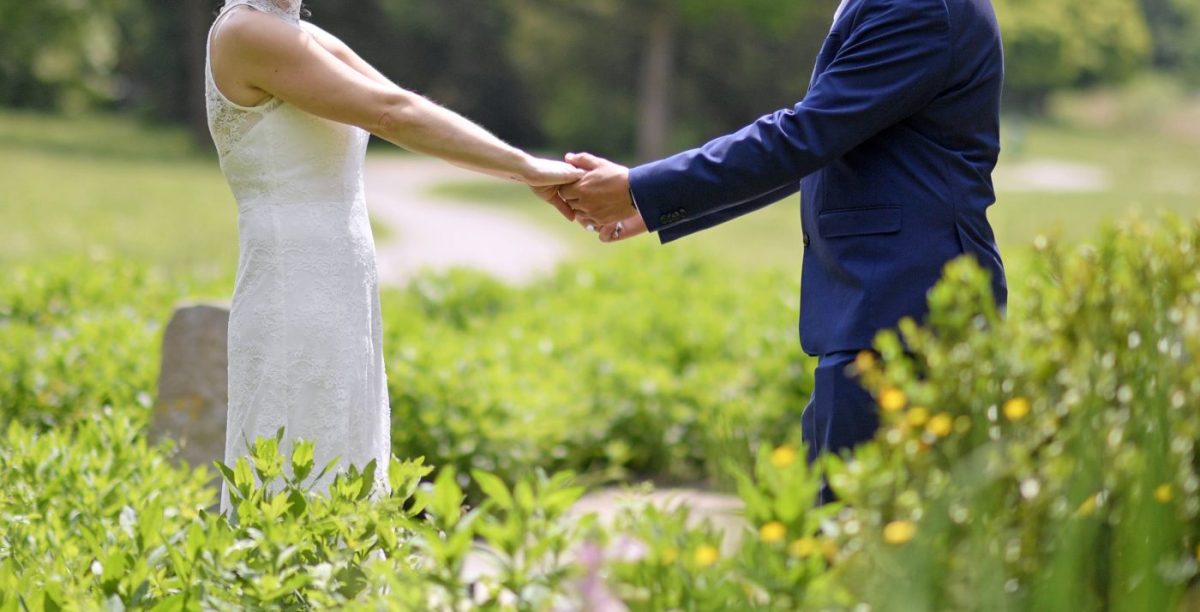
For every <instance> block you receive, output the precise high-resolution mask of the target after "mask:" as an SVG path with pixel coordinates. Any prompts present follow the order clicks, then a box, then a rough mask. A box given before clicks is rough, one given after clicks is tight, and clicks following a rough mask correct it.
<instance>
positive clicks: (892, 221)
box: [817, 206, 903, 238]
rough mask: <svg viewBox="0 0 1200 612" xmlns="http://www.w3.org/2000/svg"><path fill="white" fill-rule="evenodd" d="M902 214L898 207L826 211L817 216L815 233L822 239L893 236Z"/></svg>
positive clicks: (900, 222) (897, 229)
mask: <svg viewBox="0 0 1200 612" xmlns="http://www.w3.org/2000/svg"><path fill="white" fill-rule="evenodd" d="M902 213H903V210H902V209H901V208H900V207H899V206H877V207H873V208H849V209H841V210H827V211H825V212H823V213H820V214H819V215H817V232H818V233H819V234H820V236H821V237H822V238H841V237H845V236H869V235H871V234H895V233H898V232H899V231H900V228H901V226H902V221H903V214H902Z"/></svg>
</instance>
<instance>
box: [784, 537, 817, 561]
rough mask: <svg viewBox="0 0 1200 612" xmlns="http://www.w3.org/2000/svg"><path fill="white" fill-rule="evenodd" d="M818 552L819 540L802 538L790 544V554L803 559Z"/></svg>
mask: <svg viewBox="0 0 1200 612" xmlns="http://www.w3.org/2000/svg"><path fill="white" fill-rule="evenodd" d="M815 552H817V541H816V540H814V539H812V538H800V539H798V540H796V541H794V542H792V543H791V544H789V545H788V554H789V555H791V556H793V557H798V558H801V559H803V558H804V557H811V556H812V555H813V553H815Z"/></svg>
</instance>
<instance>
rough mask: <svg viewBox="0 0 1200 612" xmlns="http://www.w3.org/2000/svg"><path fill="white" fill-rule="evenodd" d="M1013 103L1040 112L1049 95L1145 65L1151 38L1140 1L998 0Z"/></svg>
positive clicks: (1112, 79) (1124, 74) (1114, 77)
mask: <svg viewBox="0 0 1200 612" xmlns="http://www.w3.org/2000/svg"><path fill="white" fill-rule="evenodd" d="M995 6H996V13H997V16H998V17H999V19H1000V27H1001V30H1002V32H1003V36H1004V46H1005V53H1006V60H1007V66H1008V76H1007V83H1008V94H1009V100H1010V101H1011V102H1013V103H1015V104H1016V105H1017V106H1018V107H1023V108H1025V109H1031V108H1032V109H1037V108H1038V107H1040V105H1041V103H1042V102H1043V101H1044V100H1045V97H1046V95H1047V94H1048V93H1050V92H1052V91H1054V90H1056V89H1063V88H1070V87H1076V86H1080V85H1091V84H1097V83H1106V82H1115V81H1120V80H1122V79H1124V78H1126V77H1128V76H1130V75H1131V74H1132V73H1133V72H1135V71H1136V70H1137V69H1138V68H1141V67H1143V66H1144V65H1145V63H1146V61H1147V59H1148V58H1149V54H1150V51H1151V40H1150V35H1149V32H1148V30H1147V28H1146V21H1145V19H1144V18H1143V16H1142V13H1141V11H1140V9H1139V6H1138V4H1137V2H1136V0H1093V1H1091V2H1087V3H1079V2H1075V1H1074V0H995Z"/></svg>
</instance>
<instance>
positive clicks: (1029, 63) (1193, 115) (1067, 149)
mask: <svg viewBox="0 0 1200 612" xmlns="http://www.w3.org/2000/svg"><path fill="white" fill-rule="evenodd" d="M836 4H837V0H813V1H811V2H801V3H798V2H794V1H792V0H754V1H752V2H748V1H744V0H741V1H725V0H659V1H655V2H646V1H641V0H639V1H636V2H635V1H633V0H575V1H566V0H501V1H496V2H486V3H480V2H474V1H471V0H442V1H440V2H428V1H420V0H358V1H354V2H351V1H349V0H322V1H321V2H317V3H311V5H310V7H309V8H310V9H311V11H312V19H313V20H314V21H315V22H317V23H318V24H320V25H321V26H323V27H325V28H326V29H328V30H330V31H332V32H333V33H335V34H337V35H339V36H341V37H342V38H343V39H344V40H346V41H349V42H350V43H351V44H352V45H353V46H354V47H355V48H356V49H357V50H358V51H359V52H360V53H361V54H362V55H363V56H364V57H366V58H367V59H368V60H369V61H371V62H372V63H374V64H375V65H376V66H378V67H379V68H380V69H381V70H382V71H383V72H385V73H386V74H388V75H389V76H391V77H392V78H393V79H394V80H395V81H397V82H398V83H400V84H401V85H403V86H405V87H408V88H411V89H413V90H416V91H419V92H421V93H424V94H426V95H428V96H430V97H431V98H433V99H435V100H437V101H439V102H441V103H444V104H446V105H448V106H450V107H451V108H454V109H455V110H457V111H459V112H461V113H463V114H465V115H467V116H469V117H471V118H472V119H475V120H476V121H479V122H480V123H482V124H484V125H485V126H487V127H488V128H490V129H491V130H493V131H495V132H496V133H497V134H499V135H500V136H502V137H504V138H506V139H508V140H510V141H512V142H513V143H515V144H518V145H520V146H523V147H529V148H534V149H537V150H542V151H546V152H548V153H549V154H555V155H557V154H560V153H561V152H562V151H566V150H590V151H593V152H595V153H598V154H601V155H605V156H610V157H614V158H617V159H620V160H623V161H626V162H635V161H638V160H645V159H649V158H652V157H654V156H657V155H661V154H664V153H669V152H671V151H673V150H676V149H679V148H685V147H690V146H695V145H697V144H699V143H701V142H703V141H704V140H706V139H708V138H711V137H714V136H717V135H720V134H722V133H725V132H727V131H729V130H732V129H735V128H737V127H739V126H741V125H743V124H745V123H747V122H748V121H751V120H753V119H754V118H755V117H757V116H759V115H761V114H764V113H767V112H770V111H772V110H774V109H777V108H781V107H785V106H789V105H791V104H794V103H795V102H796V101H797V100H799V99H801V98H802V97H803V95H804V92H805V89H806V87H807V85H808V83H807V81H808V78H809V73H810V69H811V65H812V60H813V56H814V54H815V52H816V50H817V48H818V47H819V45H820V43H821V40H822V38H823V35H824V33H825V31H826V30H827V29H828V27H829V22H830V18H831V16H832V14H833V11H834V9H835V7H836ZM220 5H221V2H220V1H219V0H183V1H181V2H174V3H162V2H152V1H150V0H97V1H96V2H90V3H83V2H77V1H74V0H44V1H40V2H22V1H19V0H0V193H2V197H0V215H2V216H3V218H4V219H5V221H6V222H5V223H4V224H3V229H2V230H0V262H14V261H25V260H30V259H36V258H41V257H45V256H53V255H60V254H79V253H89V254H93V255H97V256H103V255H116V256H123V257H132V258H134V259H140V260H146V261H153V262H155V263H157V264H159V265H162V266H165V267H166V268H167V269H169V270H177V271H186V272H188V273H191V274H199V275H201V276H206V277H212V276H227V275H228V274H229V271H230V270H231V269H232V267H233V262H234V261H235V260H236V255H237V254H236V247H235V246H234V245H235V244H236V240H235V232H236V225H235V221H234V215H235V209H234V207H233V205H232V198H231V197H230V196H229V194H228V191H227V190H226V188H225V187H224V185H223V182H222V180H221V177H220V175H219V171H218V169H217V166H216V164H215V163H214V156H213V154H212V148H211V146H210V145H209V142H208V134H207V127H206V124H205V115H204V107H203V104H204V101H203V95H202V87H203V76H202V75H203V62H204V40H205V35H206V32H207V28H208V25H209V24H210V23H211V20H212V18H213V16H214V15H215V12H216V11H217V10H218V9H219V7H220ZM995 5H996V9H997V12H998V15H999V17H1000V20H1001V24H1002V27H1003V29H1004V36H1005V41H1006V53H1007V60H1008V79H1007V85H1008V87H1007V91H1006V100H1005V109H1006V115H1007V118H1006V122H1005V152H1004V157H1003V159H1002V163H1001V167H1000V169H999V170H998V173H997V177H996V182H997V187H998V190H999V205H998V206H996V207H995V208H994V209H993V213H992V220H993V222H994V223H995V225H996V227H997V234H998V236H999V237H1000V240H1001V242H1002V244H1003V245H1004V246H1005V247H1006V250H1007V249H1008V247H1009V245H1020V244H1027V243H1028V242H1030V241H1031V240H1032V238H1033V237H1034V236H1035V235H1036V234H1038V233H1043V232H1050V233H1055V232H1059V233H1062V234H1065V235H1066V237H1068V238H1071V237H1076V236H1079V235H1083V234H1086V233H1087V232H1088V231H1090V230H1091V229H1092V228H1094V227H1095V225H1096V224H1097V222H1099V221H1102V220H1105V219H1111V218H1113V217H1114V216H1117V215H1119V214H1120V213H1122V212H1123V211H1125V210H1126V209H1129V208H1131V207H1133V208H1141V209H1146V210H1153V209H1160V208H1167V209H1173V210H1175V211H1178V212H1182V213H1184V214H1185V215H1187V214H1191V213H1193V212H1194V211H1195V210H1196V203H1197V195H1198V194H1200V178H1198V177H1200V173H1197V172H1195V162H1196V160H1197V147H1200V95H1198V94H1197V92H1198V91H1200V2H1197V1H1196V0H1097V1H1094V2H1089V3H1079V2H1073V1H1071V0H1042V1H1038V2H1033V1H1030V0H996V1H995ZM380 153H381V151H376V154H380ZM434 193H435V195H443V196H446V197H449V198H453V199H456V200H460V201H461V200H464V199H465V200H471V201H479V202H486V203H489V204H495V205H497V206H504V207H507V208H508V209H511V210H512V211H513V212H514V214H519V215H525V216H528V218H529V219H531V220H534V221H535V222H537V223H539V224H542V225H543V226H544V227H546V228H547V231H550V232H557V233H561V234H562V235H563V236H564V237H566V239H567V240H570V244H571V245H572V246H573V248H574V249H576V250H577V251H578V252H580V253H590V252H592V251H593V250H595V249H596V248H597V246H596V245H593V244H592V243H591V242H589V241H587V240H585V239H584V237H583V236H581V235H578V233H577V232H575V231H574V230H573V229H572V228H570V227H569V226H566V225H563V224H559V223H555V219H554V218H553V216H550V215H546V214H545V211H544V210H543V207H542V206H540V205H539V204H538V203H537V202H535V201H532V200H531V199H530V198H528V197H526V195H525V193H524V192H523V191H522V190H521V189H518V188H515V187H512V186H509V185H504V184H500V183H496V182H489V181H482V182H478V183H452V184H447V185H442V186H440V187H437V188H436V189H435V190H434ZM798 217H799V215H798V214H797V211H796V209H795V207H794V206H788V205H781V206H775V207H773V208H771V209H768V210H766V211H763V212H761V213H758V214H756V215H751V216H750V217H748V218H746V219H742V220H739V221H737V222H735V223H731V224H728V225H727V226H726V227H722V228H718V229H717V230H715V231H713V232H709V233H708V234H707V235H704V236H701V237H699V238H697V239H695V240H692V241H689V244H687V245H685V246H683V247H681V248H682V249H683V250H698V251H704V252H709V253H713V252H717V253H721V254H723V255H725V256H727V257H730V258H731V259H732V260H733V261H734V262H735V263H739V264H748V265H755V266H768V267H776V266H793V265H794V264H795V262H797V261H798V260H799V247H798V240H797V239H796V236H797V235H798V233H799V218H798Z"/></svg>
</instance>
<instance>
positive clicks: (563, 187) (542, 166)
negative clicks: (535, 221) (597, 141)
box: [525, 153, 646, 242]
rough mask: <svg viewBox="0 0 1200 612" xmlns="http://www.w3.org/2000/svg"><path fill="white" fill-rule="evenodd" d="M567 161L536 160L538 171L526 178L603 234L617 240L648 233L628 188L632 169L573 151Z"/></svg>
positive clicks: (603, 238)
mask: <svg viewBox="0 0 1200 612" xmlns="http://www.w3.org/2000/svg"><path fill="white" fill-rule="evenodd" d="M566 160H567V162H568V163H562V162H553V161H550V160H541V159H534V160H532V162H534V163H535V164H537V167H538V169H539V172H538V173H531V175H530V177H528V178H526V181H525V182H526V183H528V184H529V185H530V188H531V189H532V190H533V192H534V194H535V195H537V196H538V197H539V198H540V199H542V200H544V201H546V202H548V203H549V204H550V205H552V206H554V207H555V208H556V209H558V211H559V213H561V214H562V215H563V217H565V218H566V219H567V220H568V221H577V222H578V223H579V224H580V225H582V226H584V227H587V228H588V229H589V230H592V231H596V232H598V233H599V235H600V241H601V242H618V241H621V240H626V239H628V238H633V237H634V236H638V235H641V234H644V233H646V224H645V222H644V220H643V219H642V217H641V215H640V214H638V212H637V209H636V208H634V206H633V198H632V196H631V195H630V191H629V169H628V168H626V167H624V166H622V165H620V164H616V163H613V162H611V161H608V160H606V159H602V158H599V157H596V156H594V155H591V154H589V153H570V154H568V155H567V156H566Z"/></svg>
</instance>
